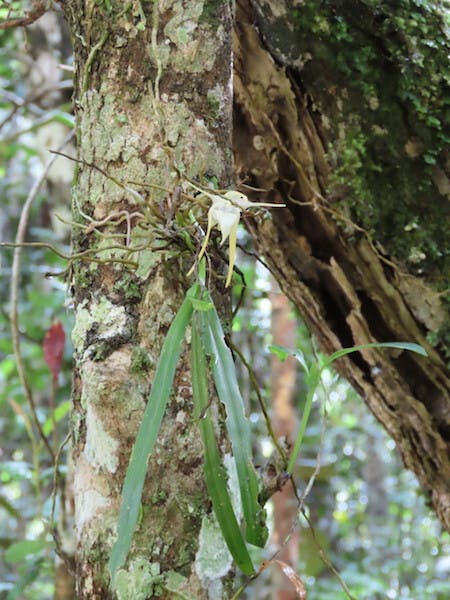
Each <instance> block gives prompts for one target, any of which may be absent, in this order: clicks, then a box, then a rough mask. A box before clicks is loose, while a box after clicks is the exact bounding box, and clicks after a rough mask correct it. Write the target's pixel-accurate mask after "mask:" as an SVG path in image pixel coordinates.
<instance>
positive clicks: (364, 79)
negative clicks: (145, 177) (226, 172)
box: [234, 0, 450, 530]
mask: <svg viewBox="0 0 450 600" xmlns="http://www.w3.org/2000/svg"><path fill="white" fill-rule="evenodd" d="M417 4H418V3H415V2H412V1H406V0H405V1H404V2H401V3H399V5H398V7H397V8H396V9H395V11H393V9H392V7H386V8H384V5H383V3H376V5H375V4H374V5H373V6H371V5H370V3H367V2H351V3H350V2H322V3H317V2H313V1H308V0H307V1H305V2H302V3H301V4H298V3H296V2H292V1H289V0H275V1H272V0H271V1H270V2H269V1H265V0H263V1H261V2H251V1H246V0H242V1H240V2H238V15H237V18H236V26H235V99H236V102H235V124H234V133H235V138H234V150H235V155H236V168H237V172H238V174H239V175H240V178H241V179H242V180H243V181H245V182H246V183H249V184H251V185H252V186H255V187H258V188H262V189H264V190H267V192H266V194H264V199H267V198H270V199H271V200H272V201H273V198H279V199H281V200H282V201H285V202H287V205H288V207H287V209H286V210H284V211H281V210H277V211H274V213H273V220H272V221H267V220H266V221H258V220H255V219H251V220H250V219H248V222H247V225H248V228H249V230H250V232H251V233H252V235H253V238H254V241H255V244H256V247H257V249H258V252H259V254H260V255H261V256H262V257H264V259H265V260H266V262H267V264H268V265H269V268H270V269H271V271H272V273H273V275H274V276H275V278H276V279H277V281H278V282H279V284H280V286H281V288H282V289H283V291H284V292H285V293H286V294H287V296H288V297H289V298H290V299H291V300H292V301H293V302H294V304H295V305H296V306H297V307H298V309H299V310H300V312H301V314H302V316H303V317H304V318H305V320H306V322H307V323H308V325H309V326H310V328H311V330H312V331H313V332H314V333H315V334H316V336H317V338H318V340H319V342H320V344H321V346H322V348H323V350H324V351H325V352H327V353H331V352H332V351H334V350H337V349H338V348H341V347H348V346H353V345H356V344H363V343H367V342H375V341H411V342H417V343H419V344H421V345H422V346H423V347H424V348H426V350H427V352H428V353H429V358H427V359H425V358H423V357H420V356H417V355H414V354H412V353H409V352H394V351H390V352H387V351H386V350H365V351H363V352H361V353H358V354H352V355H350V356H349V357H348V358H345V359H341V360H340V361H339V362H338V364H337V367H338V369H339V370H340V372H341V373H342V374H343V375H344V376H345V377H346V378H347V379H348V380H349V381H350V382H351V383H352V384H353V385H354V386H355V388H356V389H357V390H358V391H359V392H360V393H361V395H362V397H363V398H364V400H365V402H366V403H367V405H368V406H369V407H370V409H371V410H372V412H373V413H374V414H375V416H376V417H377V418H378V419H379V421H380V422H381V423H382V424H383V425H384V427H385V428H386V430H387V431H388V432H389V434H390V435H391V436H392V437H393V439H394V440H395V442H396V443H397V445H398V447H399V449H400V451H401V454H402V457H403V460H404V463H405V465H406V466H407V467H408V468H410V469H412V470H413V471H414V472H415V473H416V475H417V476H418V478H419V480H420V482H421V484H422V486H423V489H424V491H425V492H426V493H427V494H429V496H430V499H431V503H432V505H433V507H434V508H435V510H436V512H437V514H438V516H439V518H440V520H441V521H442V523H443V525H444V526H445V527H446V528H447V529H449V530H450V398H449V380H448V377H447V370H446V363H445V360H446V358H448V346H447V345H446V339H448V318H447V316H446V314H445V310H444V306H443V301H444V293H445V292H444V290H445V288H446V287H447V286H448V273H449V268H448V266H449V262H448V247H449V240H448V231H449V228H448V216H449V208H448V207H449V204H448V198H447V197H446V196H448V194H449V190H450V184H449V180H448V178H447V175H446V173H445V168H446V165H447V168H448V157H447V151H446V146H445V142H446V141H447V142H448V138H446V137H445V135H444V131H443V128H444V124H445V123H446V117H445V113H444V108H445V92H446V89H448V88H446V85H447V83H446V77H447V75H446V74H448V66H446V65H447V58H446V55H447V54H448V39H447V38H446V37H445V33H444V31H445V28H444V22H443V15H442V10H443V9H441V6H440V3H438V2H436V3H434V2H427V3H426V4H424V3H421V4H422V5H421V6H418V5H417ZM255 25H256V26H255ZM257 195H258V196H259V197H261V194H257ZM255 196H256V194H255ZM266 197H267V198H266Z"/></svg>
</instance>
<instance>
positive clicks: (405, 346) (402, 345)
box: [323, 342, 428, 367]
mask: <svg viewBox="0 0 450 600" xmlns="http://www.w3.org/2000/svg"><path fill="white" fill-rule="evenodd" d="M365 348H398V349H399V350H409V351H410V352H415V353H416V354H420V355H422V356H428V354H427V351H426V350H425V349H424V348H422V346H420V345H419V344H413V343H412V342H373V343H371V344H361V345H360V346H352V347H351V348H341V349H340V350H337V351H336V352H333V354H331V355H330V356H327V357H326V358H325V362H324V365H323V367H327V366H328V365H330V364H331V363H332V362H333V361H334V360H337V359H338V358H341V356H345V355H346V354H350V353H351V352H359V351H360V350H364V349H365Z"/></svg>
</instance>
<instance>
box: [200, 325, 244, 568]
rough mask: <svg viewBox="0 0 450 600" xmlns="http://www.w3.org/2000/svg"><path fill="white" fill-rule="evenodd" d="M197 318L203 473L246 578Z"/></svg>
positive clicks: (225, 535)
mask: <svg viewBox="0 0 450 600" xmlns="http://www.w3.org/2000/svg"><path fill="white" fill-rule="evenodd" d="M196 317H197V315H195V314H194V318H193V323H192V338H191V339H192V341H191V343H192V346H191V352H192V353H191V373H192V392H193V399H194V416H195V418H196V419H199V426H200V434H201V437H202V442H203V447H204V450H205V458H204V473H205V481H206V487H207V488H208V492H209V495H210V498H211V501H212V505H213V509H214V514H215V515H216V519H217V522H218V523H219V526H220V529H221V531H222V535H223V537H224V540H225V542H226V544H227V546H228V549H229V551H230V552H231V555H232V557H233V558H234V560H235V562H236V564H237V566H238V567H239V568H240V569H241V571H242V572H243V573H245V575H251V574H252V573H253V572H254V570H255V569H254V567H253V564H252V561H251V558H250V555H249V553H248V550H247V547H246V545H245V542H244V538H243V537H242V533H241V530H240V528H239V524H238V521H237V519H236V515H235V514H234V510H233V505H232V503H231V499H230V496H229V493H228V488H227V476H226V472H225V469H224V467H223V465H222V462H221V456H220V453H219V449H218V447H217V441H216V438H215V435H214V426H213V423H212V420H211V417H210V414H209V410H208V403H209V401H208V380H207V376H206V361H205V353H204V350H203V346H202V343H201V339H200V333H199V327H200V325H199V323H198V319H197V318H196Z"/></svg>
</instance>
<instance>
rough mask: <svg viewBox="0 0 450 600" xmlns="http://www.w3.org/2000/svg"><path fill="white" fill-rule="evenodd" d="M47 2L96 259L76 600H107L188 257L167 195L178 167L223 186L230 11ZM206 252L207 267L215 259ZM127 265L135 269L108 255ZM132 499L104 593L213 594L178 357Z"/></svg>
mask: <svg viewBox="0 0 450 600" xmlns="http://www.w3.org/2000/svg"><path fill="white" fill-rule="evenodd" d="M63 7H64V11H65V13H66V16H67V18H68V21H69V25H70V28H71V32H72V38H73V42H74V51H75V65H76V77H75V107H76V116H77V136H78V157H79V160H80V161H82V162H81V163H79V165H78V172H77V175H76V183H75V187H74V191H73V218H74V221H75V223H76V224H75V226H74V230H73V251H74V253H77V252H86V251H87V252H89V253H90V254H89V256H91V257H93V258H95V259H96V260H99V259H100V262H89V261H75V262H74V264H73V294H74V299H75V315H76V324H75V328H74V332H73V342H74V347H75V361H76V365H75V376H74V391H73V400H74V412H73V419H72V435H73V457H74V468H75V477H74V490H75V532H76V538H77V556H76V562H77V583H78V590H77V594H78V595H77V597H78V598H79V599H83V598H86V599H87V598H89V600H92V599H95V598H102V599H104V598H109V597H110V591H109V589H108V588H109V575H108V573H107V568H106V565H107V561H108V558H109V551H110V549H111V546H112V544H113V542H114V540H115V537H116V525H117V519H118V509H119V505H120V500H121V497H120V494H121V487H122V483H123V479H124V474H125V470H126V468H127V465H128V460H129V455H130V450H131V447H132V444H133V442H134V438H135V435H136V431H137V427H138V425H139V423H140V420H141V416H142V412H143V408H144V406H145V402H146V398H147V396H148V392H149V388H150V386H151V380H152V375H153V373H154V368H155V365H156V361H157V359H158V356H159V353H160V350H161V345H162V342H163V340H164V337H165V334H166V333H167V330H168V327H169V326H170V324H171V322H172V321H173V318H174V316H175V313H176V311H177V310H178V308H179V306H180V304H181V300H182V298H183V296H184V293H185V291H186V287H187V282H186V278H185V276H184V273H186V271H187V270H188V269H189V267H190V266H191V264H192V261H193V256H192V253H190V254H189V255H186V256H187V258H186V259H184V258H183V256H182V251H183V249H184V246H183V244H182V243H181V242H180V237H179V229H177V227H179V228H182V227H183V226H186V225H188V224H189V223H188V221H187V220H186V221H185V222H183V218H184V217H185V216H186V215H187V211H188V210H189V209H190V208H192V203H191V202H190V204H189V206H186V205H183V204H182V200H181V199H180V194H179V192H177V186H178V184H179V174H178V171H180V172H183V173H184V174H185V175H186V176H187V177H188V178H198V177H200V178H202V179H204V178H205V177H209V178H215V179H216V181H217V182H218V184H219V185H220V186H221V187H225V186H227V185H229V184H230V173H231V162H230V146H231V141H230V131H231V128H230V124H231V82H230V77H231V69H230V65H231V15H230V12H229V6H228V3H223V2H217V3H206V2H203V1H201V0H199V1H192V2H187V3H181V2H178V1H175V0H174V1H171V0H167V1H165V2H159V3H158V2H152V3H141V2H132V3H122V2H111V3H106V2H105V3H96V2H87V1H86V2H85V1H84V0H68V1H66V2H64V3H63ZM93 165H95V166H93ZM177 170H178V171H177ZM112 178H114V179H115V180H116V181H119V182H120V185H117V184H116V183H115V181H113V179H112ZM130 182H135V183H130ZM145 185H147V187H145ZM149 186H150V187H149ZM155 186H156V187H155ZM183 211H185V212H183ZM183 215H184V216H183ZM175 219H177V220H176V222H175ZM118 234H120V237H117V235H118ZM114 236H116V237H114ZM158 244H159V246H158ZM177 244H178V245H177ZM119 245H120V246H122V248H116V249H104V248H106V247H110V246H119ZM124 245H128V246H129V247H130V248H132V247H136V246H140V247H144V249H143V250H142V251H140V252H133V251H128V250H127V249H126V248H123V246H124ZM161 246H164V250H165V251H164V252H163V251H161V252H158V251H157V247H161ZM155 248H156V250H155ZM212 257H213V266H214V267H215V268H216V269H217V268H218V266H219V267H220V265H221V264H222V262H218V264H217V265H216V264H214V254H213V256H212ZM127 260H131V261H135V262H137V268H131V267H130V266H129V265H127V264H126V262H122V263H120V262H118V261H127ZM213 285H215V284H213ZM217 285H220V284H217ZM222 285H223V284H222ZM220 292H221V296H222V298H223V300H222V304H223V305H226V303H227V295H226V294H225V293H224V290H223V288H222V289H221V290H220ZM142 502H143V505H142V521H141V523H140V526H139V531H138V532H137V534H136V535H135V538H134V543H133V548H132V551H131V554H130V557H129V560H128V563H127V567H126V568H124V569H123V570H122V571H119V573H118V575H117V587H118V590H117V597H118V598H120V599H126V598H129V599H130V600H131V599H133V600H135V599H136V598H144V597H145V598H150V597H172V595H174V594H175V592H177V591H178V592H179V593H183V594H186V597H193V598H206V597H208V594H211V597H217V598H219V597H221V589H222V581H221V578H223V577H224V576H225V575H226V573H227V571H228V570H229V567H230V562H231V561H230V558H229V555H228V553H227V552H225V553H224V556H223V557H222V558H221V557H220V556H218V554H219V551H218V549H217V546H215V542H216V540H215V539H214V537H211V536H213V533H211V527H210V526H209V528H208V522H207V521H206V520H205V519H206V515H207V513H208V511H209V502H208V496H207V493H206V490H205V487H204V483H203V468H202V448H201V444H200V436H199V433H198V426H197V424H196V423H194V422H193V419H192V403H191V381H190V372H189V366H188V362H187V357H186V352H185V353H184V354H183V355H182V357H181V360H180V363H179V368H178V370H177V373H176V376H175V383H174V391H173V395H172V399H171V401H170V404H169V407H168V410H167V413H166V416H165V418H164V421H163V425H162V428H161V431H160V434H159V438H158V442H157V446H156V448H155V451H154V453H153V456H152V458H151V460H150V463H149V477H148V481H147V484H146V487H145V488H144V493H143V500H142ZM208 532H209V533H208ZM208 535H209V536H210V537H209V538H208V537H207V536H208ZM216 536H217V534H216ZM202 544H203V546H202ZM211 548H214V552H212V550H211ZM214 594H215V595H214Z"/></svg>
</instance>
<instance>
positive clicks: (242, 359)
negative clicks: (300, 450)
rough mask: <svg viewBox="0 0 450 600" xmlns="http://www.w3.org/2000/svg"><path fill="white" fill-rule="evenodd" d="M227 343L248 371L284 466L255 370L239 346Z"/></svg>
mask: <svg viewBox="0 0 450 600" xmlns="http://www.w3.org/2000/svg"><path fill="white" fill-rule="evenodd" d="M228 343H229V344H230V346H231V348H232V349H233V352H235V353H236V354H237V355H238V356H239V358H240V360H241V361H242V363H243V365H244V366H245V368H246V369H247V371H248V376H249V378H250V382H251V384H252V387H253V389H254V391H255V393H256V397H257V398H258V403H259V406H260V407H261V410H262V413H263V415H264V419H265V421H266V427H267V431H268V433H269V435H270V437H271V439H272V442H273V444H274V446H275V448H276V449H277V451H278V453H279V455H280V456H281V459H282V460H283V465H284V466H286V463H287V456H286V452H285V451H284V450H283V448H282V447H281V445H280V443H279V441H278V440H277V436H276V435H275V432H274V430H273V427H272V423H271V421H270V417H269V413H268V412H267V407H266V405H265V403H264V400H263V397H262V395H261V392H260V390H259V385H258V382H257V380H256V375H255V372H254V371H253V369H252V367H251V365H250V363H249V362H248V361H247V359H246V358H245V356H244V355H243V354H242V352H241V351H240V350H239V348H238V347H237V346H236V345H235V344H233V342H232V341H231V340H228Z"/></svg>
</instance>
